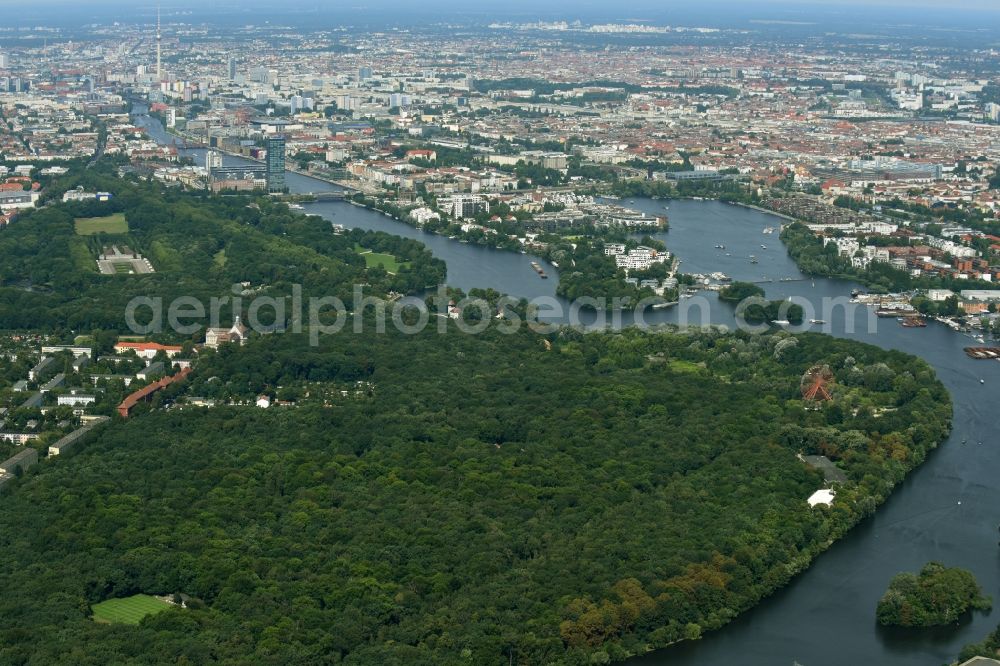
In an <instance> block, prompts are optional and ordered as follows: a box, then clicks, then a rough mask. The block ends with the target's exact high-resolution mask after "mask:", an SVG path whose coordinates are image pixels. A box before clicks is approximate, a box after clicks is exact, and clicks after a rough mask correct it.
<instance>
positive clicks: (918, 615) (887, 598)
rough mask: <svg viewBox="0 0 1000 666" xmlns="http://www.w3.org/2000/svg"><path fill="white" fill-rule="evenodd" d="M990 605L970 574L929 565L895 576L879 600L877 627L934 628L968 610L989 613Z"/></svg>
mask: <svg viewBox="0 0 1000 666" xmlns="http://www.w3.org/2000/svg"><path fill="white" fill-rule="evenodd" d="M992 605H993V603H992V600H991V599H990V598H989V597H986V596H984V595H983V591H982V590H981V589H980V587H979V583H977V582H976V578H975V576H973V575H972V573H971V572H969V571H966V570H964V569H959V568H948V567H945V566H944V565H943V564H941V563H939V562H930V563H928V564H926V565H924V567H923V568H922V569H921V570H920V573H917V574H914V573H910V572H904V573H901V574H898V575H897V576H895V577H894V578H893V579H892V581H891V582H890V583H889V589H888V590H886V592H885V595H884V596H883V597H882V598H881V599H880V600H879V602H878V608H877V610H876V615H877V617H878V622H879V624H882V625H894V626H900V627H933V626H938V625H944V624H951V623H952V622H955V621H957V620H958V619H959V618H960V617H961V616H962V615H963V614H964V613H967V612H969V611H970V610H989V609H990V608H991V607H992Z"/></svg>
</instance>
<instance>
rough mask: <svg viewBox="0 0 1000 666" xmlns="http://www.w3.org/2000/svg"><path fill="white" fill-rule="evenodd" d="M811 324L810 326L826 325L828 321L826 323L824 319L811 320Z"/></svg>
mask: <svg viewBox="0 0 1000 666" xmlns="http://www.w3.org/2000/svg"><path fill="white" fill-rule="evenodd" d="M809 323H810V324H825V323H826V321H824V320H823V319H810V320H809Z"/></svg>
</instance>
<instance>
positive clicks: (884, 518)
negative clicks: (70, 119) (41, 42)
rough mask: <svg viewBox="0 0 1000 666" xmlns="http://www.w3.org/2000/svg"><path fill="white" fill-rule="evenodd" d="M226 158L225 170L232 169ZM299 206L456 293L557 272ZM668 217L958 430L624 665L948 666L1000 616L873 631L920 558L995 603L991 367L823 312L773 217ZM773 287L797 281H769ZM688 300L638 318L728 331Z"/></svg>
mask: <svg viewBox="0 0 1000 666" xmlns="http://www.w3.org/2000/svg"><path fill="white" fill-rule="evenodd" d="M138 122H139V123H140V124H147V122H151V124H152V125H153V126H152V127H151V131H152V132H153V134H154V137H155V138H157V139H158V140H167V137H166V135H165V134H164V133H163V132H162V127H157V125H158V123H156V122H155V121H150V120H149V119H148V117H145V116H139V117H138ZM191 152H192V153H193V154H194V156H195V158H196V159H199V160H200V159H203V155H204V152H203V151H191ZM225 159H226V160H227V163H232V162H234V161H236V160H239V158H233V157H226V158H225ZM287 182H288V185H289V188H290V189H291V190H292V191H293V192H316V191H322V190H330V189H337V188H336V186H335V185H332V184H329V183H324V182H322V181H317V180H315V179H311V178H308V177H305V176H301V175H298V174H293V173H289V174H287ZM622 203H623V204H625V205H628V206H629V207H631V208H635V209H637V210H642V211H645V212H647V213H650V214H662V211H663V207H664V206H663V203H664V202H661V201H653V200H648V199H637V200H634V201H631V200H630V201H626V202H622ZM305 209H306V210H305V212H307V213H309V214H313V215H319V216H322V217H324V218H326V219H329V220H331V221H332V222H335V223H337V224H341V225H344V226H345V227H349V228H353V227H357V228H364V229H372V230H379V231H386V232H388V233H392V234H396V235H399V236H405V237H407V238H414V239H417V240H420V241H422V242H423V243H425V244H426V245H427V246H428V248H429V249H430V250H431V251H432V252H433V253H434V255H435V256H437V257H439V258H441V259H443V260H445V261H446V262H447V265H448V283H449V284H451V285H452V286H456V287H461V288H462V289H465V290H468V289H470V288H472V287H493V288H494V289H497V290H498V291H501V292H505V293H508V294H511V295H514V296H518V297H524V298H535V297H542V296H545V297H553V296H554V294H555V288H556V284H557V282H558V273H557V272H556V270H555V269H554V268H552V267H551V266H546V270H547V272H548V273H549V274H550V275H552V278H551V279H548V280H542V279H539V278H538V276H537V275H536V274H535V272H534V271H533V270H532V269H531V266H530V261H532V258H531V257H528V256H525V255H520V254H514V253H508V252H501V251H497V250H491V249H487V248H482V247H476V246H473V245H468V244H463V243H459V242H457V241H453V240H449V239H447V238H444V237H442V236H437V235H433V234H428V233H424V232H422V231H419V230H417V229H413V228H412V227H410V226H408V225H406V224H404V223H402V222H398V221H396V220H393V219H391V218H389V217H386V216H384V215H381V214H379V213H375V212H372V211H368V210H365V209H362V208H359V207H356V206H353V205H351V204H348V203H343V202H322V203H314V204H307V205H306V206H305ZM667 214H668V215H669V217H670V229H669V231H667V232H664V233H660V234H657V238H659V239H660V240H662V241H663V242H664V243H666V245H667V247H668V248H669V249H670V250H671V251H672V252H674V253H676V254H677V256H678V257H679V258H680V259H681V260H682V261H683V263H682V266H681V270H682V271H683V272H686V273H708V272H714V271H722V272H724V273H726V274H727V275H729V276H730V277H732V278H733V279H736V280H753V281H760V280H774V281H773V282H767V283H764V284H762V286H763V287H764V288H765V290H766V292H767V297H768V298H772V299H774V298H786V297H793V298H795V299H796V300H799V302H801V303H803V304H805V305H806V306H807V307H808V306H810V304H811V306H812V307H813V308H814V312H815V314H814V315H811V314H807V319H808V318H813V317H815V318H818V319H823V320H826V322H827V323H826V324H823V325H815V326H811V327H810V326H808V325H806V326H804V327H801V328H800V329H797V330H802V328H811V329H812V330H820V331H823V332H826V333H829V334H832V335H835V336H838V337H846V338H851V339H854V340H859V341H862V342H867V343H870V344H874V345H878V346H881V347H884V348H890V349H899V350H903V351H906V352H909V353H911V354H915V355H918V356H921V357H923V358H924V359H926V360H927V361H928V362H929V363H930V364H931V365H932V366H933V367H934V368H935V370H936V371H937V374H938V377H939V378H940V379H941V381H942V382H944V384H945V385H946V386H947V388H948V390H949V391H950V392H951V395H952V397H953V400H954V403H955V423H954V426H955V427H954V431H953V433H952V435H951V437H950V438H949V439H948V441H946V442H945V443H944V444H943V445H942V446H941V447H940V448H939V449H938V450H937V451H936V452H934V453H933V454H932V455H930V456H929V457H928V459H927V461H926V462H925V463H924V464H923V465H922V466H921V467H920V468H919V469H917V470H916V471H914V472H913V473H912V474H910V476H909V477H908V478H907V479H906V481H904V483H903V484H901V486H900V487H899V488H898V489H897V490H896V492H895V493H894V494H893V495H892V497H891V498H890V499H889V500H888V501H887V502H886V503H885V505H883V506H882V507H880V508H879V510H878V512H877V513H876V515H875V516H874V517H873V518H871V519H869V520H867V521H865V522H864V523H862V524H861V525H859V526H858V527H856V528H855V529H854V530H853V531H852V532H851V533H850V534H849V535H848V536H847V537H845V538H844V539H842V540H841V541H839V542H837V543H836V544H834V545H833V546H832V547H831V548H830V549H829V550H828V551H827V552H826V553H824V554H822V555H820V556H819V557H818V558H817V560H816V561H815V562H814V563H813V565H812V566H811V567H810V568H809V569H808V570H807V571H806V572H805V573H803V574H801V575H800V576H798V577H797V578H796V579H795V580H794V581H793V582H792V584H791V585H789V586H788V587H787V588H785V589H783V590H781V591H779V592H778V593H777V594H775V595H774V596H772V597H770V598H769V599H766V600H764V601H763V602H762V603H760V604H759V605H758V606H757V607H756V608H754V609H752V610H750V611H748V612H746V613H744V614H743V615H741V616H740V617H739V618H737V619H736V620H735V621H733V622H732V623H731V624H729V625H728V626H726V627H724V628H723V629H721V630H719V631H716V632H713V633H711V634H708V635H707V636H706V637H704V638H703V639H702V640H699V641H693V642H684V643H680V644H678V645H676V646H673V647H671V648H668V649H665V650H660V651H658V652H655V653H652V654H649V655H646V656H644V657H640V658H636V659H634V660H632V661H631V662H630V663H631V664H632V666H660V665H664V666H665V665H667V664H669V665H670V666H688V665H691V666H693V665H696V664H697V665H698V666H704V665H706V664H711V665H715V664H740V665H742V666H792V664H793V663H795V662H798V663H799V664H801V665H802V666H848V665H851V666H853V665H855V664H871V665H877V666H904V665H905V666H911V665H914V664H922V665H926V666H940V664H944V663H948V662H950V661H951V660H952V659H954V658H955V657H956V656H957V653H958V651H959V650H960V649H961V647H962V646H963V645H965V644H967V643H970V642H978V641H980V640H982V639H983V638H984V637H985V636H986V635H987V634H988V633H989V632H990V631H992V630H993V629H994V628H995V627H996V625H997V623H998V617H1000V612H997V611H994V612H993V613H991V614H989V615H984V614H975V615H974V616H972V617H971V618H967V619H966V620H965V621H963V622H962V623H960V625H959V626H955V627H948V628H945V629H943V630H935V631H932V632H927V631H899V630H887V629H883V628H880V627H878V626H877V625H876V622H875V606H876V603H877V602H878V599H879V597H880V596H881V595H882V593H883V592H884V591H885V588H886V586H887V585H888V583H889V580H890V579H891V578H892V577H893V576H894V575H895V574H897V573H899V572H900V571H915V570H918V569H919V568H920V567H921V566H923V565H924V564H925V563H926V562H928V561H930V560H940V561H942V562H944V563H945V564H947V565H948V566H958V567H963V568H966V569H969V570H971V571H972V572H973V573H974V574H975V575H976V577H977V579H978V580H979V582H980V583H981V584H982V586H983V589H984V591H985V592H986V594H988V595H992V596H993V597H994V598H995V599H996V600H997V602H998V604H1000V548H998V541H997V539H998V532H997V527H998V523H1000V436H998V429H997V423H998V416H997V415H998V414H1000V391H997V387H998V386H1000V363H997V362H995V361H974V360H972V359H970V358H968V357H967V356H966V355H965V354H964V353H963V351H962V348H963V347H965V346H969V345H971V344H975V343H974V342H973V341H972V340H971V339H970V338H969V337H967V336H965V335H963V334H960V333H956V332H954V331H952V330H950V329H948V328H946V327H944V326H942V325H939V324H937V323H931V324H930V325H929V326H928V327H927V328H922V329H906V328H903V327H901V326H900V325H899V324H898V323H897V322H896V321H895V320H894V319H882V320H871V319H870V318H869V317H868V315H867V310H866V309H865V308H864V307H863V306H857V308H856V309H855V308H854V307H850V308H844V307H839V308H835V309H833V310H832V311H830V312H825V311H824V307H823V303H824V301H827V300H829V299H837V298H839V299H841V300H842V301H843V300H846V298H845V296H846V295H847V294H849V292H850V291H851V289H852V288H854V287H855V286H856V285H852V284H851V283H848V282H844V281H838V280H826V279H816V280H812V279H809V278H805V276H803V275H802V274H801V273H800V272H799V271H798V269H797V268H796V266H795V264H794V262H793V261H792V260H791V259H790V258H789V257H788V256H787V254H786V252H785V249H784V247H783V246H782V244H781V242H780V240H779V239H778V236H777V233H774V234H765V233H763V231H764V229H765V228H767V227H777V226H778V225H779V224H780V222H781V220H779V219H778V218H776V217H773V216H771V215H768V214H766V213H761V212H758V211H755V210H750V209H746V208H740V207H737V206H731V205H728V204H723V203H720V202H714V201H675V202H670V203H669V210H668V211H667ZM719 244H722V245H725V246H726V248H725V250H722V249H717V248H716V247H715V246H716V245H719ZM762 245H763V246H766V247H762ZM750 255H756V257H757V258H758V260H759V263H757V264H752V263H750V260H749V257H750ZM562 268H563V270H565V269H566V267H562ZM782 278H786V279H787V278H792V279H795V280H796V281H780V280H781V279H782ZM690 300H691V301H692V302H696V303H703V304H705V305H707V308H701V307H692V306H689V304H687V303H686V302H685V301H684V300H682V301H681V305H679V306H677V307H675V308H671V309H667V310H659V311H656V312H654V313H652V314H651V315H649V316H647V317H646V321H649V322H669V323H675V322H677V321H678V320H680V319H685V318H686V320H687V321H698V320H699V317H700V316H701V315H702V311H703V309H705V310H707V314H706V315H705V316H706V317H707V318H708V319H710V321H711V322H712V323H715V324H722V325H726V326H732V325H734V323H735V320H734V317H733V309H732V308H731V307H730V306H729V305H727V304H724V303H720V302H719V301H718V300H717V298H716V297H715V295H714V294H707V295H706V296H704V297H699V298H696V299H690ZM564 305H565V304H564ZM627 322H628V319H627V318H626V323H627ZM869 324H871V326H872V328H870V327H869ZM872 329H874V330H872ZM981 380H983V381H985V383H981ZM963 441H964V442H966V443H963Z"/></svg>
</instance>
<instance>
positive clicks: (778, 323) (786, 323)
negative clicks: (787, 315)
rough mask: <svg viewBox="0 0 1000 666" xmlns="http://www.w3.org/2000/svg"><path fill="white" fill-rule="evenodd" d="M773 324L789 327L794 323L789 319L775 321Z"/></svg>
mask: <svg viewBox="0 0 1000 666" xmlns="http://www.w3.org/2000/svg"><path fill="white" fill-rule="evenodd" d="M771 323H772V324H775V325H776V326H789V325H791V323H792V322H790V321H788V320H787V319H775V320H774V321H772V322H771Z"/></svg>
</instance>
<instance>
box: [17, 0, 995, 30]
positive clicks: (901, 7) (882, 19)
mask: <svg viewBox="0 0 1000 666" xmlns="http://www.w3.org/2000/svg"><path fill="white" fill-rule="evenodd" d="M160 2H161V3H162V8H163V15H164V18H165V20H167V21H169V20H170V19H171V18H172V17H173V18H176V20H183V21H184V22H192V23H195V22H199V21H205V22H208V23H212V22H223V21H231V22H234V23H239V22H244V23H251V22H258V21H259V20H260V19H265V20H270V21H271V22H281V21H282V18H283V17H287V18H288V19H289V20H290V21H292V22H294V17H295V16H304V15H311V16H316V17H323V18H326V19H328V20H331V21H337V20H343V21H344V22H345V23H347V22H349V21H352V22H358V21H361V20H363V21H365V22H368V23H370V24H374V23H376V22H379V21H381V22H393V21H395V22H396V23H406V22H407V21H410V22H421V21H423V22H440V21H446V20H448V19H455V22H460V21H462V20H463V19H469V18H472V19H474V20H479V21H482V20H486V21H489V20H499V21H504V20H513V21H531V20H555V19H565V20H570V21H572V20H576V19H579V20H581V21H583V22H591V23H595V22H610V21H618V22H625V21H629V20H646V21H649V22H651V23H655V24H658V25H687V26H692V25H699V26H712V27H733V26H739V27H745V26H746V25H747V24H748V22H749V21H752V20H754V19H771V20H795V21H815V22H816V23H818V24H820V25H823V26H825V25H827V24H830V26H831V28H834V29H847V28H852V25H851V24H852V23H854V26H853V27H858V26H869V27H870V26H873V25H886V24H890V23H894V22H895V23H907V22H912V23H917V24H920V25H925V26H928V27H930V28H936V27H940V26H946V25H949V26H954V25H956V24H959V23H961V24H963V25H964V26H965V27H975V28H977V29H980V30H982V29H986V30H991V31H993V30H995V31H997V32H998V33H1000V0H743V1H742V2H740V1H739V0H502V1H501V2H484V1H483V0H279V1H275V0H160ZM156 4H157V0H82V1H81V0H28V1H27V2H26V1H25V0H0V10H2V9H6V8H11V9H12V11H9V12H4V14H3V16H4V21H3V22H4V23H6V24H7V25H8V26H37V25H59V24H62V25H65V26H72V25H73V24H74V22H75V23H76V25H86V24H89V23H106V22H110V21H122V22H127V23H142V22H144V18H145V17H148V16H152V15H155V8H156ZM973 17H975V18H973ZM741 23H742V25H740V24H741ZM3 27H4V26H3V25H0V31H2V29H3ZM852 29H853V28H852Z"/></svg>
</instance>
